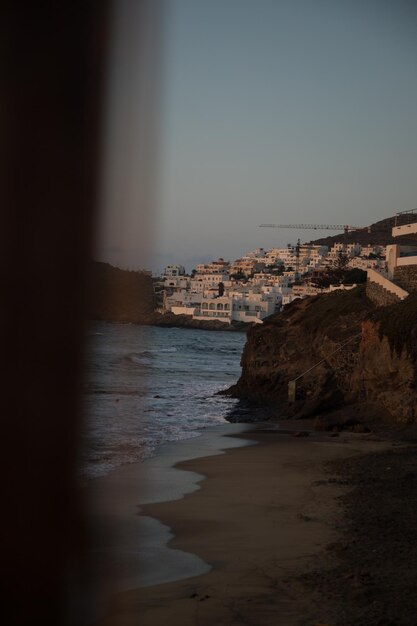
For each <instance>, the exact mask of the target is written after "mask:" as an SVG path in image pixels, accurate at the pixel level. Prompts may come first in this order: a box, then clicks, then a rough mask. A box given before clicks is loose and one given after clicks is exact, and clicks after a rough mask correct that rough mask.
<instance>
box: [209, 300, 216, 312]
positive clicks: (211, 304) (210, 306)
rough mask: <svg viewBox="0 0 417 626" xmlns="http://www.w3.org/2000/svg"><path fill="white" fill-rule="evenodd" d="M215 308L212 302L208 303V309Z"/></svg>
mask: <svg viewBox="0 0 417 626" xmlns="http://www.w3.org/2000/svg"><path fill="white" fill-rule="evenodd" d="M215 308H216V305H215V304H214V302H210V304H209V309H210V310H213V309H215Z"/></svg>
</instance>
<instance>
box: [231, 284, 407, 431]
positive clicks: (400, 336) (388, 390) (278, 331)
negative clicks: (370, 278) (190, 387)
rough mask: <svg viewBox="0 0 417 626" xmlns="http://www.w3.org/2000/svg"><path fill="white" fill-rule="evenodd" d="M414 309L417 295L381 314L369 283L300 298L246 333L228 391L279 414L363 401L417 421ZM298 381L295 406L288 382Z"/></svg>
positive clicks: (396, 416)
mask: <svg viewBox="0 0 417 626" xmlns="http://www.w3.org/2000/svg"><path fill="white" fill-rule="evenodd" d="M416 312H417V296H415V295H411V296H409V298H408V299H407V300H405V301H403V302H401V303H398V304H395V305H392V306H390V307H387V308H384V309H376V308H375V307H374V305H373V304H372V302H371V301H370V300H369V299H368V298H367V297H366V292H365V289H364V287H363V286H360V287H358V288H356V289H354V290H351V291H339V292H334V293H331V294H328V295H321V296H316V297H312V298H306V299H304V300H296V301H294V302H293V303H292V304H291V305H289V306H287V307H286V308H285V309H284V311H283V313H281V314H277V315H273V316H271V317H270V318H267V320H265V321H264V324H263V325H262V326H260V327H255V328H252V329H251V330H250V331H249V332H248V340H247V343H246V346H245V349H244V352H243V355H242V361H241V364H242V368H243V369H242V376H241V378H240V379H239V381H238V383H237V384H236V385H235V386H233V387H232V388H231V389H230V390H229V393H230V394H231V395H233V396H235V397H239V398H243V399H246V400H249V401H251V402H253V403H255V404H258V405H269V406H272V407H274V413H275V414H276V416H277V417H297V418H299V417H308V416H312V415H317V414H319V413H323V412H326V411H328V410H330V409H334V408H335V407H338V406H343V405H346V404H352V403H360V404H362V405H369V406H371V405H373V406H375V404H376V405H377V406H378V407H380V413H381V414H382V413H388V414H389V415H390V416H391V417H392V418H393V419H395V420H398V421H413V420H414V419H415V418H416V417H417V394H416V387H415V362H416V357H415V353H414V348H413V346H414V345H415V342H414V338H415V336H416V332H417V323H416ZM416 351H417V350H416ZM310 368H312V369H311V371H309V370H310ZM302 374H304V375H303V376H301V375H302ZM299 376H301V378H299V380H298V382H297V395H296V400H295V402H290V401H289V396H288V383H289V381H291V380H294V379H296V378H297V377H299ZM374 412H375V411H374Z"/></svg>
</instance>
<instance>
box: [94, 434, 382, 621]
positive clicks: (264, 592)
mask: <svg viewBox="0 0 417 626" xmlns="http://www.w3.org/2000/svg"><path fill="white" fill-rule="evenodd" d="M294 426H298V427H299V428H300V427H301V424H299V423H294V422H293V423H292V427H294ZM241 427H243V429H245V432H244V435H243V437H244V438H245V439H251V440H253V441H255V442H257V443H258V445H256V446H248V447H244V448H236V449H228V450H227V451H226V452H225V454H222V455H220V456H206V457H204V456H203V457H202V456H198V455H197V456H195V457H194V458H193V459H188V460H183V461H182V462H181V463H179V464H178V463H177V464H176V468H175V469H177V470H179V471H181V472H184V470H185V473H192V474H197V475H199V476H200V477H201V478H200V480H201V482H200V481H199V488H197V489H198V490H193V491H189V492H187V493H185V494H184V495H183V497H182V498H181V499H179V500H171V501H164V502H159V503H157V502H154V503H149V504H146V505H144V506H143V507H141V514H142V515H143V514H145V515H146V516H150V517H152V518H154V519H156V520H159V521H160V522H161V523H162V524H163V525H166V526H168V527H169V528H170V529H171V532H172V533H173V536H171V538H170V540H169V543H168V550H174V551H175V550H180V551H182V552H183V553H184V552H185V553H186V554H192V555H195V556H197V557H198V558H199V559H201V560H202V561H203V562H204V563H205V564H208V565H209V566H210V567H211V569H210V570H208V571H206V572H205V573H203V572H201V574H200V575H196V576H191V577H187V578H184V579H182V580H173V581H171V582H166V583H164V584H159V585H154V586H149V587H142V588H136V589H132V590H130V591H123V592H121V593H119V594H116V595H115V596H114V597H113V600H112V602H111V606H110V607H109V608H108V610H107V617H105V618H103V619H102V620H100V621H99V622H97V623H99V624H100V626H113V625H114V626H116V625H117V626H119V625H120V626H125V625H126V626H130V625H133V624H137V623H141V624H143V625H145V626H153V625H155V626H156V625H157V626H159V625H163V624H170V626H173V625H175V624H177V623H178V624H184V625H185V626H188V625H190V626H191V625H194V624H199V626H206V625H207V626H209V625H210V626H211V624H223V623H224V624H229V623H234V624H239V623H242V624H247V623H248V624H256V626H258V624H259V625H261V624H271V625H272V624H274V625H275V626H278V625H280V624H282V626H291V625H292V624H294V625H295V624H302V623H306V624H310V623H311V624H312V623H314V622H309V621H306V622H303V621H300V620H303V619H305V618H306V619H307V615H309V614H311V619H315V620H316V621H317V623H318V622H319V621H320V614H319V613H317V614H314V607H313V606H309V602H308V595H309V594H308V593H307V592H305V595H304V598H299V597H298V589H297V584H296V583H295V582H293V583H291V582H289V581H290V579H291V580H294V579H295V578H296V577H297V576H301V575H304V574H306V573H307V572H309V571H310V570H312V569H313V570H314V566H315V564H316V563H315V561H316V560H317V559H319V558H321V557H322V554H323V551H324V549H325V547H326V546H327V545H328V544H330V543H332V542H334V541H335V540H336V539H337V532H336V531H335V529H334V528H333V525H334V523H335V520H336V518H337V516H338V515H339V514H340V510H339V506H338V504H337V501H336V497H338V496H339V495H341V494H342V493H343V492H344V491H345V490H346V488H344V487H343V486H341V485H339V484H331V485H328V486H327V487H326V489H325V490H323V488H320V487H319V486H314V485H315V484H316V483H317V484H319V483H320V481H323V480H324V481H325V480H327V478H328V476H327V475H326V472H325V469H324V464H326V463H328V462H329V461H333V460H337V459H347V458H349V457H352V456H355V455H360V454H361V453H366V452H369V451H379V450H384V449H387V448H389V447H390V444H389V443H388V442H386V441H377V440H373V439H372V438H370V437H369V436H363V435H352V434H346V435H342V436H341V437H340V438H337V440H336V439H335V438H331V437H330V436H329V435H328V434H323V433H320V434H319V433H311V434H310V436H308V437H300V436H299V437H293V436H291V434H289V433H288V432H287V433H286V434H284V433H280V431H279V430H278V431H272V432H271V431H270V430H267V429H265V428H264V429H260V430H258V431H256V428H254V427H253V425H248V424H245V425H243V424H242V425H241ZM243 429H242V430H243ZM238 436H239V435H238ZM202 477H204V478H205V479H203V478H202ZM313 595H314V594H312V597H313ZM255 613H256V617H255ZM239 615H240V617H239ZM239 620H241V621H239Z"/></svg>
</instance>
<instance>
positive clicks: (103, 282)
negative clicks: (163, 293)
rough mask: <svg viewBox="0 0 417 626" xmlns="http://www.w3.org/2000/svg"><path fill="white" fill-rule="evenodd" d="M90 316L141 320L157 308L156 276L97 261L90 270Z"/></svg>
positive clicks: (111, 320) (133, 320) (103, 318)
mask: <svg viewBox="0 0 417 626" xmlns="http://www.w3.org/2000/svg"><path fill="white" fill-rule="evenodd" d="M88 284H89V317H90V318H91V319H96V320H106V321H110V322H134V323H141V322H142V321H143V320H144V318H146V317H147V316H148V315H151V314H152V313H153V311H154V308H155V296H154V292H153V286H152V277H151V276H150V274H148V273H146V272H135V271H128V270H122V269H119V268H117V267H113V266H112V265H109V264H108V263H100V262H93V263H92V265H91V268H90V274H89V282H88Z"/></svg>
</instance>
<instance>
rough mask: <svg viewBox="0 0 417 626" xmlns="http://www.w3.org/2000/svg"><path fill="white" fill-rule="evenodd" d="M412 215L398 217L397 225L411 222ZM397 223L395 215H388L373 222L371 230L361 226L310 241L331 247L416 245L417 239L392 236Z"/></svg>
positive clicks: (416, 216)
mask: <svg viewBox="0 0 417 626" xmlns="http://www.w3.org/2000/svg"><path fill="white" fill-rule="evenodd" d="M412 219H413V221H416V220H417V215H415V216H413V218H412ZM409 221H410V216H409V215H407V214H405V215H404V216H399V217H398V222H397V225H400V224H406V223H409ZM394 225H395V217H387V218H386V219H383V220H380V221H379V222H375V224H371V226H370V232H368V228H361V229H360V230H355V231H353V232H351V233H347V234H346V235H345V234H344V233H340V234H339V235H332V236H329V237H321V238H320V239H314V240H313V241H310V242H309V243H314V244H320V245H323V246H328V247H329V248H330V247H331V246H332V245H333V244H335V243H344V242H345V243H360V244H361V245H363V246H367V245H368V244H369V245H374V246H376V245H379V246H386V245H389V244H393V243H401V244H403V245H413V244H414V245H415V244H416V240H415V239H405V238H401V242H399V240H398V238H395V237H393V236H392V227H393V226H394Z"/></svg>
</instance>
